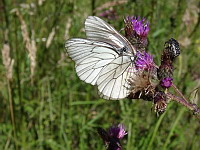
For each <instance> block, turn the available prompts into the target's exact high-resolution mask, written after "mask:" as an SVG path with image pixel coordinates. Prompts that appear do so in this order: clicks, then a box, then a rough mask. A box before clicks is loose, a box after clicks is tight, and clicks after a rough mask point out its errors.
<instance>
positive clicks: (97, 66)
mask: <svg viewBox="0 0 200 150" xmlns="http://www.w3.org/2000/svg"><path fill="white" fill-rule="evenodd" d="M85 24H86V34H87V38H88V39H79V38H74V39H70V40H68V41H67V42H66V45H65V47H66V49H67V52H68V54H69V56H70V57H71V58H72V59H73V60H74V61H75V63H76V72H77V74H78V76H79V78H80V79H81V80H83V81H85V82H86V83H90V84H92V85H97V87H98V90H99V93H100V95H101V96H102V97H103V98H105V99H114V100H115V99H116V100H117V99H122V98H125V97H126V96H128V94H129V89H130V88H129V84H128V82H127V80H128V79H129V78H130V77H131V76H133V75H134V72H135V66H134V63H133V60H134V57H135V52H136V51H135V49H134V48H133V47H132V45H131V44H130V43H129V42H128V40H127V39H126V38H125V37H123V36H122V35H120V34H119V33H118V32H117V31H116V30H115V29H114V28H113V27H111V26H110V25H109V24H107V23H106V22H104V21H103V20H101V19H100V18H98V17H92V16H90V17H88V19H87V20H86V22H85ZM122 50H123V51H122ZM124 50H125V51H124ZM122 52H123V53H122Z"/></svg>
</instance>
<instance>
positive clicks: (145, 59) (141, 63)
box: [135, 51, 155, 70]
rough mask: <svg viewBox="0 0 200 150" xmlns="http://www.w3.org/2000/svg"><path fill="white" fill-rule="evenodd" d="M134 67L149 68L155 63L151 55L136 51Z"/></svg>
mask: <svg viewBox="0 0 200 150" xmlns="http://www.w3.org/2000/svg"><path fill="white" fill-rule="evenodd" d="M135 66H136V69H138V70H150V69H152V68H153V67H154V66H155V65H154V62H153V57H152V56H151V55H150V54H148V53H146V52H143V53H142V52H139V51H138V52H137V54H136V61H135Z"/></svg>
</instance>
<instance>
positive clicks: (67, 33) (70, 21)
mask: <svg viewBox="0 0 200 150" xmlns="http://www.w3.org/2000/svg"><path fill="white" fill-rule="evenodd" d="M71 24H72V19H71V18H68V20H67V23H66V25H65V37H64V39H69V29H70V27H71Z"/></svg>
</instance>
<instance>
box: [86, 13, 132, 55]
mask: <svg viewBox="0 0 200 150" xmlns="http://www.w3.org/2000/svg"><path fill="white" fill-rule="evenodd" d="M85 31H86V36H87V39H91V40H95V41H101V42H106V43H109V44H111V45H113V46H115V47H116V48H119V49H120V48H124V47H126V48H127V50H129V53H132V54H136V50H135V48H134V47H133V46H132V45H131V43H130V42H129V41H128V40H127V39H126V38H125V37H124V36H122V35H121V34H120V33H119V32H118V31H116V30H115V29H114V28H113V27H112V26H111V25H109V24H108V23H107V22H105V21H103V20H102V19H100V18H99V17H96V16H89V17H88V18H87V19H86V21H85Z"/></svg>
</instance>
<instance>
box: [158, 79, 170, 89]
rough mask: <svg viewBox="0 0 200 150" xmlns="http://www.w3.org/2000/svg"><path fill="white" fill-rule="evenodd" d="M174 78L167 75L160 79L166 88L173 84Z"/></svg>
mask: <svg viewBox="0 0 200 150" xmlns="http://www.w3.org/2000/svg"><path fill="white" fill-rule="evenodd" d="M172 80H173V79H172V78H170V77H166V78H164V79H162V80H161V81H160V85H161V86H162V87H164V88H169V87H171V86H172Z"/></svg>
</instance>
